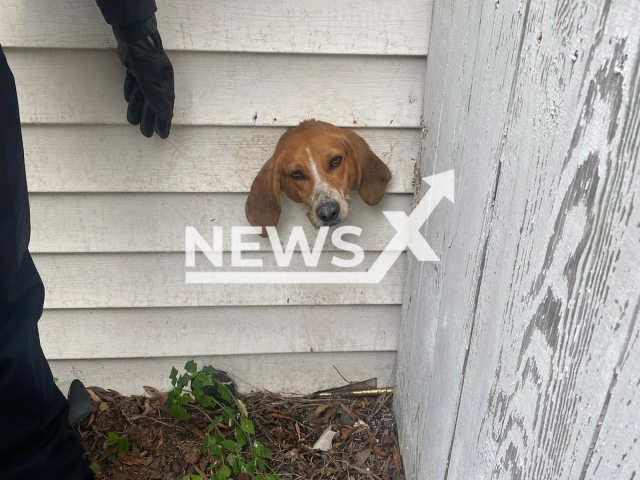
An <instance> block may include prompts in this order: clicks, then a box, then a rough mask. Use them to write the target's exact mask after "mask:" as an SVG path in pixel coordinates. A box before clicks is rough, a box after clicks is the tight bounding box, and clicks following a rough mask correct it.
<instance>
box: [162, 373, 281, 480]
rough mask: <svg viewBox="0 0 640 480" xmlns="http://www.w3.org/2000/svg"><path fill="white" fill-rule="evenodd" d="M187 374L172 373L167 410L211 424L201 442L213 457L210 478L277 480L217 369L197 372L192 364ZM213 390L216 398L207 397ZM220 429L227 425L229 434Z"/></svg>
mask: <svg viewBox="0 0 640 480" xmlns="http://www.w3.org/2000/svg"><path fill="white" fill-rule="evenodd" d="M184 369H185V373H183V374H180V373H179V372H178V370H177V369H176V368H175V367H174V368H172V369H171V375H169V378H171V384H172V385H173V388H172V389H171V391H170V392H169V395H168V397H167V403H166V405H167V408H168V409H169V410H170V412H171V415H173V416H174V417H175V418H177V419H178V420H185V421H186V420H189V418H190V417H191V415H192V414H191V413H189V410H191V411H192V412H194V413H198V414H201V415H203V416H204V417H205V418H206V419H207V422H208V423H209V425H208V428H207V432H206V433H205V434H204V439H203V442H202V453H203V454H204V455H212V456H213V458H214V459H215V461H213V462H212V463H211V464H210V466H209V468H208V470H209V472H210V473H211V478H212V479H216V480H227V479H232V478H235V477H237V475H238V474H240V473H244V474H245V475H247V476H249V478H251V479H253V480H278V477H277V475H275V474H273V473H271V469H270V468H269V465H268V461H269V460H270V459H271V452H270V451H269V449H268V448H267V447H265V446H264V445H263V444H262V443H260V442H259V441H257V440H256V439H254V438H253V436H254V435H255V429H254V427H253V423H252V422H251V420H249V418H248V414H247V409H246V407H245V405H244V404H243V403H242V401H241V400H240V399H238V398H236V397H235V396H234V395H233V394H232V393H231V390H229V388H228V387H227V386H226V385H224V384H223V383H221V382H219V381H218V380H216V378H215V374H216V373H217V371H216V369H215V368H213V367H211V366H205V367H202V369H201V370H198V366H197V364H196V363H195V362H194V361H193V360H190V361H188V362H187V363H186V364H185V366H184ZM208 386H213V387H214V388H215V390H216V392H217V395H216V396H211V395H207V394H206V393H205V391H204V390H203V388H204V387H208ZM219 425H226V426H227V427H228V428H225V429H224V430H227V431H228V432H229V433H227V435H226V436H225V435H224V434H223V432H222V430H221V428H220V427H219ZM198 479H199V477H198V476H197V475H190V476H189V475H187V476H186V477H184V478H183V480H198Z"/></svg>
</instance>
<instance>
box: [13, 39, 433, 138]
mask: <svg viewBox="0 0 640 480" xmlns="http://www.w3.org/2000/svg"><path fill="white" fill-rule="evenodd" d="M5 53H6V55H7V58H8V60H9V64H10V65H11V67H12V69H13V73H14V75H15V77H16V82H17V85H18V96H19V101H20V114H21V119H22V122H23V123H81V124H94V123H98V124H125V123H126V119H125V112H126V103H125V101H124V98H123V95H122V85H123V79H124V68H123V67H122V66H121V65H120V64H119V61H118V59H117V57H116V55H115V53H114V52H113V51H106V50H104V51H103V50H95V51H87V50H84V51H83V50H75V51H74V50H46V49H13V50H11V49H8V50H7V51H6V52H5ZM171 59H172V62H173V64H174V67H175V72H176V104H175V117H174V123H176V124H190V125H249V126H253V125H280V126H289V125H294V124H297V123H299V122H300V121H301V120H302V119H305V118H312V117H317V118H323V119H325V120H327V121H329V122H332V123H335V124H337V125H341V126H370V127H418V126H419V121H420V115H421V101H420V99H421V98H422V96H423V91H424V85H423V83H424V82H423V79H424V72H425V70H426V58H416V57H382V56H360V57H357V56H335V55H329V56H320V55H272V54H233V53H202V52H200V53H198V52H174V53H173V54H172V55H171Z"/></svg>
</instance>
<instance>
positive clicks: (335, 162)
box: [331, 155, 342, 168]
mask: <svg viewBox="0 0 640 480" xmlns="http://www.w3.org/2000/svg"><path fill="white" fill-rule="evenodd" d="M341 163H342V157H341V156H340V155H338V156H336V157H333V158H332V159H331V168H336V167H337V166H338V165H340V164H341Z"/></svg>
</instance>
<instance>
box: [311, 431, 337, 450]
mask: <svg viewBox="0 0 640 480" xmlns="http://www.w3.org/2000/svg"><path fill="white" fill-rule="evenodd" d="M337 434H338V432H334V431H333V430H332V429H331V427H329V428H327V429H326V430H325V431H324V432H322V435H320V438H319V439H318V441H317V442H316V443H315V444H314V445H313V449H314V450H322V451H323V452H328V451H329V450H331V445H332V444H333V439H334V437H335V436H336V435H337Z"/></svg>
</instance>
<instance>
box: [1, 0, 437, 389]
mask: <svg viewBox="0 0 640 480" xmlns="http://www.w3.org/2000/svg"><path fill="white" fill-rule="evenodd" d="M431 4H432V0H410V1H406V2H395V1H393V0H370V1H364V2H362V1H355V0H330V1H326V2H316V1H312V0H304V1H293V0H289V1H271V0H268V1H267V0H262V1H255V0H223V1H219V2H207V1H205V0H182V1H169V0H166V1H165V0H163V1H159V2H158V14H157V17H158V23H159V29H160V33H161V35H162V37H163V42H164V46H165V48H166V49H167V53H168V55H169V57H170V58H171V60H172V62H173V65H174V68H175V75H176V79H175V80H176V110H175V118H174V126H173V128H172V132H171V136H170V137H169V139H168V140H165V141H163V140H160V139H159V138H153V139H150V140H149V139H146V138H144V137H142V135H140V133H139V131H138V128H137V127H131V126H129V125H128V124H127V123H126V120H125V112H126V104H125V102H124V99H123V98H122V84H123V79H124V69H123V67H122V66H121V65H120V63H119V61H118V59H117V56H116V54H115V50H114V46H115V43H114V41H113V36H112V33H111V29H110V27H109V26H108V25H106V24H104V22H103V20H102V17H101V15H100V12H99V10H98V8H97V7H96V6H95V5H94V3H93V2H92V1H91V0H56V2H51V1H49V0H33V1H30V2H24V1H22V0H6V1H3V2H2V4H1V5H0V44H2V45H3V48H4V51H5V54H6V56H7V58H8V61H9V64H10V66H11V67H12V69H13V72H14V75H15V77H16V83H17V87H18V95H19V100H20V112H21V119H22V124H23V139H24V144H25V160H26V167H27V174H28V182H29V188H30V202H31V214H32V228H33V233H32V241H31V251H32V253H33V256H34V259H35V262H36V264H37V266H38V268H39V270H40V272H41V275H42V277H43V279H44V282H45V286H46V292H47V294H46V301H45V312H44V315H43V318H42V320H41V322H40V332H41V337H42V344H43V348H44V350H45V353H46V354H47V355H48V358H49V359H50V363H51V366H52V369H53V370H54V374H55V375H56V376H57V377H59V378H60V381H61V384H62V385H64V384H65V383H66V382H68V381H69V380H70V379H71V378H75V377H78V378H81V379H82V380H84V381H86V382H88V383H91V384H100V385H103V386H105V387H109V388H115V389H118V390H120V391H122V392H123V393H135V392H140V391H141V389H142V385H153V386H155V387H158V388H164V387H166V384H167V373H168V372H169V371H170V369H171V366H173V365H175V366H178V367H179V366H181V365H183V364H184V362H185V359H188V358H191V357H193V356H195V357H197V358H198V359H199V360H200V361H201V362H203V361H206V362H207V363H211V364H213V365H215V366H218V367H219V368H224V369H227V370H229V371H230V372H232V373H234V374H235V375H236V376H237V378H238V381H239V382H240V386H241V388H243V389H245V390H248V389H253V388H268V389H270V390H277V391H285V392H295V393H299V392H309V391H313V390H317V389H320V388H326V387H331V386H336V385H339V384H341V383H342V382H343V381H342V379H341V378H340V377H339V376H338V373H337V372H336V370H335V369H334V368H333V367H334V366H335V367H336V368H337V369H338V370H340V372H341V373H342V374H343V375H344V376H346V377H347V378H349V379H350V380H351V379H353V380H358V379H363V378H365V377H367V378H368V377H374V376H377V377H378V378H379V380H380V384H381V385H386V384H389V383H390V382H392V381H393V380H392V379H393V371H394V365H395V359H396V353H395V352H396V349H397V335H398V324H399V320H400V310H401V307H400V305H401V303H402V296H403V283H404V278H405V272H406V255H404V254H403V255H402V256H401V257H400V259H399V260H398V261H397V262H396V264H395V265H394V266H393V268H392V269H391V271H390V272H389V273H388V274H387V276H386V277H385V278H384V280H383V281H382V282H381V283H379V284H371V285H277V284H274V285H191V284H186V283H185V281H184V274H185V267H184V264H185V254H184V230H185V226H195V227H196V228H197V229H198V231H199V232H201V233H202V234H203V235H205V234H207V232H208V233H210V232H211V230H210V229H211V227H212V226H213V225H216V226H223V227H224V228H225V231H227V232H228V230H229V227H231V226H233V225H247V221H246V218H245V215H244V202H245V200H246V195H247V193H248V191H249V187H250V186H251V182H252V181H253V178H254V177H255V175H256V174H257V172H258V171H259V169H260V167H261V166H262V165H263V164H264V162H266V160H267V159H268V158H269V156H270V155H271V153H272V152H273V149H274V147H275V144H276V142H277V141H278V138H279V137H280V136H281V135H282V133H284V131H285V129H286V128H287V127H289V126H292V125H296V124H297V123H299V122H300V121H302V120H304V119H305V118H318V119H322V120H326V121H330V122H332V123H335V124H337V125H340V126H344V127H350V128H354V129H356V130H357V132H358V133H359V134H361V135H362V136H363V137H364V138H365V139H366V140H367V141H368V142H369V143H370V145H371V146H372V148H373V150H374V151H375V152H376V153H377V154H378V155H379V156H380V158H382V159H383V160H384V161H385V163H386V164H387V165H388V166H389V167H390V169H391V171H392V173H393V180H392V182H391V183H390V184H389V189H388V192H389V193H388V194H387V195H386V196H385V198H384V199H383V201H382V202H381V203H380V205H378V206H376V207H370V206H367V205H365V204H364V203H363V202H362V200H361V199H360V197H359V196H358V195H357V193H356V192H354V193H353V202H352V207H353V208H352V216H351V222H352V223H353V224H354V225H358V226H361V227H362V228H363V234H362V236H361V237H360V239H359V241H358V243H359V244H360V245H361V246H362V247H363V248H364V249H365V250H366V254H365V262H364V263H363V265H362V266H361V267H359V268H360V269H364V268H366V267H367V266H368V265H371V263H372V262H373V261H374V260H375V258H376V257H377V256H378V255H379V252H380V251H381V250H382V249H384V247H385V246H386V244H387V243H388V241H389V239H390V238H391V237H392V236H393V234H394V232H395V231H394V229H393V228H392V226H391V224H389V223H388V222H387V221H386V220H385V219H384V216H383V215H382V213H381V212H382V211H383V210H403V211H405V212H409V210H410V208H411V204H412V200H413V185H414V176H415V173H414V169H415V160H416V158H417V156H418V150H419V144H420V138H421V130H420V116H421V110H422V98H423V96H424V77H425V69H426V54H427V50H428V38H429V25H430V24H431V21H430V18H431V8H432V7H431ZM293 225H302V226H303V227H304V228H305V231H306V233H307V235H308V236H310V238H312V236H313V235H314V233H313V229H312V228H311V226H310V225H309V222H308V220H307V219H306V218H305V215H304V211H303V208H302V207H301V206H300V205H297V204H295V203H293V202H291V201H289V200H288V199H286V198H285V197H284V196H283V212H282V217H281V220H280V224H279V230H280V231H281V232H282V233H281V237H282V240H283V241H286V240H287V238H288V233H289V232H290V230H291V227H292V226H293ZM226 239H227V240H228V235H226ZM260 244H261V249H262V252H259V253H255V254H253V256H255V257H259V258H263V259H264V262H265V265H267V266H268V265H275V261H274V259H273V255H272V254H269V253H268V252H267V251H266V247H267V245H268V242H265V241H264V240H260ZM227 248H228V242H227V241H226V240H225V249H227ZM331 250H332V249H331V248H327V249H326V251H325V252H324V253H323V255H322V257H321V259H320V264H319V269H324V270H332V269H333V270H335V269H336V267H335V266H333V265H332V264H331V258H332V256H333V255H335V254H337V255H342V256H345V255H347V254H345V253H339V252H335V251H331ZM224 255H225V258H228V255H229V253H225V254H224ZM244 255H246V256H250V255H251V254H248V253H247V254H244ZM228 263H229V262H226V263H225V264H228ZM292 268H294V269H300V268H304V267H303V262H302V259H301V257H300V255H299V254H297V253H296V254H294V257H293V261H292Z"/></svg>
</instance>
